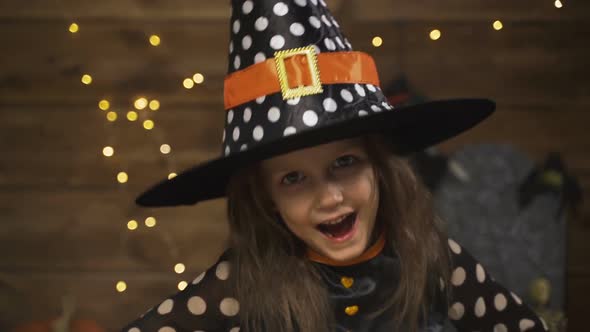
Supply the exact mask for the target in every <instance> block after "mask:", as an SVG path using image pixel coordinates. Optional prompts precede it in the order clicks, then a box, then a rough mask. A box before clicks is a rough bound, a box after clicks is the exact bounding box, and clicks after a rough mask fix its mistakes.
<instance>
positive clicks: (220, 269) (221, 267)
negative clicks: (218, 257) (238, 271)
mask: <svg viewBox="0 0 590 332" xmlns="http://www.w3.org/2000/svg"><path fill="white" fill-rule="evenodd" d="M229 270H230V265H229V262H227V261H223V262H221V263H219V264H217V268H216V269H215V276H217V278H218V279H219V280H227V278H229V272H230V271H229Z"/></svg>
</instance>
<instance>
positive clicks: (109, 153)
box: [102, 146, 115, 157]
mask: <svg viewBox="0 0 590 332" xmlns="http://www.w3.org/2000/svg"><path fill="white" fill-rule="evenodd" d="M114 153H115V149H113V148H112V147H111V146H105V147H104V148H103V149H102V154H103V155H105V157H112V156H113V154H114Z"/></svg>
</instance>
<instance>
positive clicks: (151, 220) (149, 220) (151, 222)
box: [145, 217, 156, 227]
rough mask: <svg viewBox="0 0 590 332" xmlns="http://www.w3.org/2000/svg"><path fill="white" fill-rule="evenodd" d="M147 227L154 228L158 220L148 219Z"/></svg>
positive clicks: (146, 219) (146, 221) (146, 220)
mask: <svg viewBox="0 0 590 332" xmlns="http://www.w3.org/2000/svg"><path fill="white" fill-rule="evenodd" d="M145 225H146V226H147V227H154V226H156V218H154V217H147V218H145Z"/></svg>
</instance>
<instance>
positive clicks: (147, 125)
mask: <svg viewBox="0 0 590 332" xmlns="http://www.w3.org/2000/svg"><path fill="white" fill-rule="evenodd" d="M143 127H144V128H145V129H146V130H152V129H154V121H152V120H145V121H144V122H143Z"/></svg>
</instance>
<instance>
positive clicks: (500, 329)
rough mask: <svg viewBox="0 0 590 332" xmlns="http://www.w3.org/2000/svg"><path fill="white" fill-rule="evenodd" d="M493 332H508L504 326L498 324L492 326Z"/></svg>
mask: <svg viewBox="0 0 590 332" xmlns="http://www.w3.org/2000/svg"><path fill="white" fill-rule="evenodd" d="M494 332H508V328H507V327H506V325H504V324H502V323H500V324H496V325H495V326H494Z"/></svg>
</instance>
